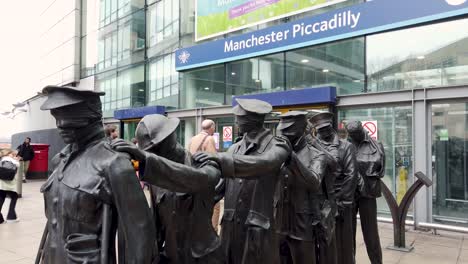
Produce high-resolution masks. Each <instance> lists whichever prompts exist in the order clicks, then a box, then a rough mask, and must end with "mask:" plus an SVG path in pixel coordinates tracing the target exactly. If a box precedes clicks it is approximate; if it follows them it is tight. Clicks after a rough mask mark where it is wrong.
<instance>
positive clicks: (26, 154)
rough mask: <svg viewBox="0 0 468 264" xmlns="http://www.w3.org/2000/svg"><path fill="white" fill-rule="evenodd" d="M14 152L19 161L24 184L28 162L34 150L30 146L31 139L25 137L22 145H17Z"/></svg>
mask: <svg viewBox="0 0 468 264" xmlns="http://www.w3.org/2000/svg"><path fill="white" fill-rule="evenodd" d="M16 150H17V151H18V157H19V160H20V171H21V173H22V177H23V182H24V183H26V174H27V173H28V170H29V162H30V161H31V160H32V159H33V158H34V149H33V148H32V146H31V138H30V137H27V138H26V139H25V140H24V142H23V144H21V145H19V146H18V147H17V148H16Z"/></svg>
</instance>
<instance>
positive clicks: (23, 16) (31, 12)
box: [0, 0, 49, 138]
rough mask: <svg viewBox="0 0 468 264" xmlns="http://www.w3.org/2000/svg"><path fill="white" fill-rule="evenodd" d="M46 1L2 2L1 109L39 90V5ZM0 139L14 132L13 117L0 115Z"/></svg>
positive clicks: (7, 107) (0, 49)
mask: <svg viewBox="0 0 468 264" xmlns="http://www.w3.org/2000/svg"><path fill="white" fill-rule="evenodd" d="M48 1H49V0H25V1H1V7H0V36H1V38H2V41H1V42H0V58H1V60H0V88H1V95H0V110H11V108H12V106H11V105H12V104H13V103H15V102H18V101H24V100H25V99H27V98H29V97H31V96H33V95H34V94H35V92H36V91H37V90H39V87H38V83H39V81H38V80H39V76H38V72H39V71H38V69H37V65H38V63H37V62H38V58H39V55H38V54H39V53H40V52H39V51H38V49H39V45H38V34H39V33H38V32H37V31H38V28H37V25H38V17H39V12H38V7H39V6H41V5H44V2H48ZM0 123H1V124H0V138H1V137H4V136H5V135H6V136H8V135H10V134H14V131H12V130H14V124H13V122H12V120H9V119H5V118H4V117H3V116H0Z"/></svg>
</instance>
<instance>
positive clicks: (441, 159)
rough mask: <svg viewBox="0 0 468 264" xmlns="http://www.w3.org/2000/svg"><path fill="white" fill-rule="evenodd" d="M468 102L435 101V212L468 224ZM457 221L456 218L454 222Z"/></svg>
mask: <svg viewBox="0 0 468 264" xmlns="http://www.w3.org/2000/svg"><path fill="white" fill-rule="evenodd" d="M467 131H468V103H465V102H463V103H445V104H433V105H432V168H433V181H434V185H433V214H434V220H436V221H441V222H444V221H447V220H450V219H453V220H456V221H457V222H465V223H466V224H468V221H467V219H468V133H467ZM451 224H453V222H451Z"/></svg>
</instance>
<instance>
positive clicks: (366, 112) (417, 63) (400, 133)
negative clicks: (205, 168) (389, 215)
mask: <svg viewBox="0 0 468 264" xmlns="http://www.w3.org/2000/svg"><path fill="white" fill-rule="evenodd" d="M361 2H364V1H363V0H348V1H344V2H342V3H339V4H336V5H333V6H329V7H326V8H322V9H318V10H314V11H310V12H305V13H302V14H298V15H294V16H291V17H287V18H283V19H279V20H276V21H272V22H268V23H264V24H261V25H257V26H254V27H251V28H246V29H243V30H240V31H238V32H233V33H229V34H226V35H224V36H219V37H216V38H213V39H209V40H204V41H201V42H199V43H195V42H194V28H195V17H194V15H195V1H194V0H190V1H182V0H146V1H145V0H83V1H82V6H81V7H82V8H81V12H82V14H81V15H82V21H83V23H82V26H81V33H82V34H81V36H82V37H81V78H86V77H92V76H94V78H95V86H96V89H99V90H102V91H105V92H106V95H105V96H104V98H103V108H104V114H105V117H112V116H113V112H114V110H116V109H121V108H133V107H142V106H148V105H164V106H166V108H167V109H168V110H169V111H172V110H184V109H198V108H204V107H220V106H227V105H231V103H232V97H233V96H237V95H244V94H257V93H268V92H274V91H287V90H296V89H304V88H314V87H323V86H335V87H337V93H338V97H347V98H354V97H352V96H353V95H365V94H370V93H378V92H389V91H399V90H411V89H426V88H433V87H438V88H440V87H448V86H463V85H467V84H468V31H466V30H460V29H463V28H468V18H458V19H456V20H453V21H443V22H440V23H435V24H427V25H423V26H417V27H413V28H406V29H403V30H397V31H391V32H385V33H381V34H375V35H371V36H365V37H357V38H350V39H345V40H340V41H334V42H330V43H325V44H321V45H316V46H310V47H305V48H300V49H295V50H289V51H286V52H280V53H276V54H269V55H264V56H260V57H252V58H247V59H243V60H239V61H233V62H227V63H222V64H217V65H211V66H209V67H204V68H197V69H192V70H188V71H185V72H181V73H178V72H177V71H176V70H175V61H176V59H177V58H175V53H174V51H175V50H176V49H178V48H181V47H187V46H191V45H195V44H200V43H203V42H209V41H213V40H215V39H222V38H226V37H230V36H234V35H239V34H242V33H246V32H252V31H255V30H258V29H263V28H267V27H269V26H272V25H277V24H281V23H285V22H290V21H293V20H296V19H300V18H303V17H308V16H312V15H315V14H319V13H323V12H326V11H330V10H331V9H335V8H341V7H345V6H349V5H353V4H357V3H361ZM434 32H437V34H434ZM67 45H68V44H67ZM67 45H64V46H67ZM70 45H73V43H70ZM56 52H62V51H56ZM64 56H66V54H65V52H64ZM46 63H49V62H46ZM54 63H59V61H54ZM338 99H339V98H338ZM454 99H456V98H454ZM348 102H349V101H348ZM427 104H428V105H429V108H430V109H431V110H432V116H429V117H428V120H429V119H430V121H431V122H432V131H431V133H432V134H431V133H428V134H429V136H431V137H432V165H433V173H432V174H433V179H434V186H433V191H432V194H433V205H432V208H433V213H434V220H437V221H439V220H440V219H447V218H453V219H458V220H459V219H463V218H465V219H466V218H467V217H468V215H467V214H466V212H467V211H468V210H467V209H468V208H467V204H468V202H467V200H468V178H467V177H468V176H467V173H466V171H467V168H468V165H467V164H468V163H467V162H468V161H467V160H465V158H464V157H466V156H467V155H468V154H467V153H466V152H467V151H466V146H465V145H466V144H465V143H464V142H465V141H466V137H467V134H466V133H465V131H466V130H467V128H468V124H467V123H468V122H467V120H468V119H467V114H466V112H467V111H468V110H466V109H467V108H468V106H467V105H468V103H466V102H464V101H460V100H458V101H456V102H450V103H445V102H444V103H438V102H437V101H435V102H428V103H427ZM308 107H310V106H308ZM330 109H332V110H333V111H336V112H337V115H338V122H340V123H341V122H346V121H347V120H351V119H357V120H361V121H365V120H372V121H377V124H378V140H379V141H382V142H383V144H384V147H385V150H386V159H387V160H386V173H385V178H384V182H385V183H386V184H387V186H388V187H389V188H390V189H391V191H392V192H393V193H394V195H395V197H396V198H397V200H398V201H400V200H401V198H402V197H403V195H404V194H405V192H406V190H407V189H408V187H409V186H410V185H411V184H412V182H413V180H414V179H413V176H412V172H413V160H414V159H413V158H414V157H413V156H412V155H413V153H414V152H415V150H414V148H413V142H412V139H414V135H413V129H414V128H413V121H414V120H413V114H414V113H413V112H412V111H413V107H412V106H411V105H408V104H406V103H404V104H403V103H402V104H393V103H392V104H384V105H383V106H382V107H380V106H375V105H369V104H367V103H366V104H361V105H359V106H358V107H352V106H351V107H348V106H347V107H341V106H340V104H339V100H338V105H337V107H336V108H335V107H332V108H330ZM418 118H420V117H418ZM424 118H426V117H425V116H424ZM212 119H216V120H215V122H216V124H217V131H222V127H223V126H228V125H232V126H233V127H234V130H235V125H234V120H233V117H232V116H221V117H219V116H215V117H213V118H212ZM195 120H196V119H195V117H188V118H185V119H183V120H181V124H180V126H179V128H178V132H177V133H178V137H179V140H180V142H182V143H184V144H188V141H189V140H190V138H191V137H192V136H193V135H195V134H196V133H197V132H198V131H197V129H198V126H197V124H196V122H195ZM275 122H276V121H275V120H268V123H267V125H266V126H268V127H270V128H274V127H275V124H276V123H275ZM135 124H136V121H134V120H132V121H129V122H125V123H124V136H125V138H126V139H130V138H131V137H132V135H133V133H134V129H135ZM415 141H417V140H415ZM222 145H223V142H220V147H221V150H224V149H223V148H222ZM415 167H417V166H416V165H415ZM379 210H380V212H381V213H386V212H387V211H388V209H387V207H386V203H385V202H384V200H383V199H380V200H379ZM440 221H442V220H440Z"/></svg>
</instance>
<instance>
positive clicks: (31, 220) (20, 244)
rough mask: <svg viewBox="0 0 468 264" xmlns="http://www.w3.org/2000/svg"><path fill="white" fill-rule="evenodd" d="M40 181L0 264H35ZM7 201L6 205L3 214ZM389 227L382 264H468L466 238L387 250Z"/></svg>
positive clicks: (3, 245) (27, 192) (428, 238)
mask: <svg viewBox="0 0 468 264" xmlns="http://www.w3.org/2000/svg"><path fill="white" fill-rule="evenodd" d="M42 183H43V181H29V182H28V183H26V184H24V185H23V198H22V199H19V201H18V206H17V213H18V216H19V218H20V222H18V223H14V224H1V225H0V264H26V263H27V264H30V263H34V259H35V256H36V252H37V247H38V245H39V242H40V239H41V237H42V231H43V229H44V225H45V222H46V221H45V217H44V202H43V199H42V194H41V193H40V192H39V189H40V186H41V185H42ZM8 204H9V201H8V200H7V202H5V204H4V206H3V210H2V213H3V214H4V215H5V214H6V211H7V208H8ZM392 228H393V227H392V225H391V224H387V223H379V233H380V238H381V245H382V247H383V249H382V254H383V263H385V264H432V263H434V264H435V263H437V264H468V235H466V234H457V233H451V232H437V235H434V234H432V232H423V231H415V230H413V229H412V227H408V228H407V234H406V243H407V245H413V246H414V250H413V251H412V252H410V253H404V252H399V251H394V250H389V249H387V248H386V247H387V246H389V245H393V229H392ZM356 243H357V251H356V263H358V264H370V261H369V259H368V256H367V251H366V247H365V245H364V241H363V238H362V233H361V230H360V227H359V224H358V230H357V241H356Z"/></svg>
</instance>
